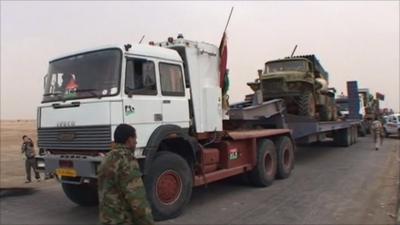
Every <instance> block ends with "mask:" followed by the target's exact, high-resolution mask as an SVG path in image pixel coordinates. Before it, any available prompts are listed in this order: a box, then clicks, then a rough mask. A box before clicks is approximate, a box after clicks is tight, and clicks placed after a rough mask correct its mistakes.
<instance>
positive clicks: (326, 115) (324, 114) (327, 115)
mask: <svg viewBox="0 0 400 225" xmlns="http://www.w3.org/2000/svg"><path fill="white" fill-rule="evenodd" d="M319 120H320V121H331V120H332V112H331V110H330V109H329V108H328V106H326V105H321V106H320V107H319Z"/></svg>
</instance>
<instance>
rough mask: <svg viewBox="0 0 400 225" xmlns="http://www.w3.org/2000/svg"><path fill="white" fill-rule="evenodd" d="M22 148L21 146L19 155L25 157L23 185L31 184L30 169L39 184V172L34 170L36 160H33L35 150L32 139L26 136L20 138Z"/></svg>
mask: <svg viewBox="0 0 400 225" xmlns="http://www.w3.org/2000/svg"><path fill="white" fill-rule="evenodd" d="M22 140H23V143H22V146H21V153H22V154H24V157H25V171H26V181H25V183H30V182H31V169H33V172H34V173H35V178H36V180H37V181H38V182H39V181H40V175H39V172H38V171H37V170H36V159H35V155H36V153H35V148H34V144H33V141H32V139H30V138H29V137H28V136H26V135H24V136H22Z"/></svg>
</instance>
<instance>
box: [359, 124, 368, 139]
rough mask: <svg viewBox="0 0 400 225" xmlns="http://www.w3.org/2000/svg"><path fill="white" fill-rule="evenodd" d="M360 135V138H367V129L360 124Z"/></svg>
mask: <svg viewBox="0 0 400 225" xmlns="http://www.w3.org/2000/svg"><path fill="white" fill-rule="evenodd" d="M358 135H359V136H360V137H365V135H367V129H366V128H365V125H364V124H360V126H359V127H358Z"/></svg>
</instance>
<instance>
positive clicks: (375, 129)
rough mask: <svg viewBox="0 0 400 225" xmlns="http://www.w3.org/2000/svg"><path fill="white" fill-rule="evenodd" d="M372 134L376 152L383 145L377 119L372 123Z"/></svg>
mask: <svg viewBox="0 0 400 225" xmlns="http://www.w3.org/2000/svg"><path fill="white" fill-rule="evenodd" d="M372 132H373V135H374V143H375V150H376V151H378V150H379V148H380V147H381V146H382V144H383V126H382V123H381V121H379V120H378V117H375V120H374V121H373V122H372Z"/></svg>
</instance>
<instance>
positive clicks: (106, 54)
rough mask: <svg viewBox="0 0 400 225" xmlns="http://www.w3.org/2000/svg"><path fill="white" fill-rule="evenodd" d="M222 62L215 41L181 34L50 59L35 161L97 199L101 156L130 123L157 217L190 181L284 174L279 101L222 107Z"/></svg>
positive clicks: (84, 196) (182, 199) (173, 207)
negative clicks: (118, 129) (121, 126)
mask: <svg viewBox="0 0 400 225" xmlns="http://www.w3.org/2000/svg"><path fill="white" fill-rule="evenodd" d="M219 63H220V54H219V49H218V47H216V46H214V45H211V44H207V43H204V42H194V41H189V40H186V39H184V38H183V37H182V36H178V38H177V39H173V38H168V41H165V42H161V43H156V44H152V45H144V44H142V45H130V44H127V45H115V46H106V47H101V48H96V49H89V50H85V51H80V52H75V53H72V54H68V55H64V56H61V57H57V58H55V59H53V60H51V61H50V63H49V70H48V74H47V75H46V76H45V81H44V89H45V90H44V95H43V101H42V103H41V105H40V106H39V107H38V112H37V121H38V146H39V148H41V150H42V151H44V152H46V154H45V155H43V156H41V157H38V160H37V161H38V168H39V169H41V170H42V171H44V172H47V173H55V174H57V177H58V179H59V181H60V182H61V184H62V188H63V191H64V193H65V194H66V196H67V197H68V198H69V199H70V200H72V201H73V202H75V203H77V204H79V205H94V204H96V203H97V191H96V183H97V182H96V169H97V166H98V165H99V163H100V162H101V161H102V159H103V158H104V156H105V154H106V153H107V151H109V150H111V147H112V142H113V140H112V136H113V135H112V134H113V132H114V130H115V128H116V126H117V125H119V124H120V123H127V124H131V125H132V126H134V127H135V128H136V130H137V135H138V144H137V149H136V150H135V152H134V155H135V157H136V158H137V159H139V163H140V165H141V169H142V172H143V180H144V183H145V186H146V190H147V195H148V199H149V202H150V204H151V207H152V212H153V215H154V217H155V219H156V220H162V219H168V218H173V217H176V216H178V215H179V214H181V212H182V210H183V209H184V206H185V205H186V204H187V203H188V202H189V200H190V196H191V192H192V187H194V186H201V185H205V184H207V183H210V182H214V181H217V180H220V179H224V178H226V177H230V176H235V175H239V174H245V175H246V176H249V178H250V180H251V182H252V183H253V184H254V185H256V186H262V187H264V186H268V185H270V184H271V183H272V182H273V180H274V179H275V178H287V177H289V175H290V173H291V171H292V169H293V165H294V149H295V145H294V142H293V138H292V136H291V131H290V130H289V129H288V128H287V124H286V120H285V117H284V112H285V107H284V105H283V103H282V101H280V100H272V101H269V102H263V103H260V104H258V105H251V106H240V105H236V107H235V109H231V110H229V112H226V111H225V110H224V109H223V107H222V97H223V96H222V93H221V86H220V71H219ZM228 117H230V118H228Z"/></svg>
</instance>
